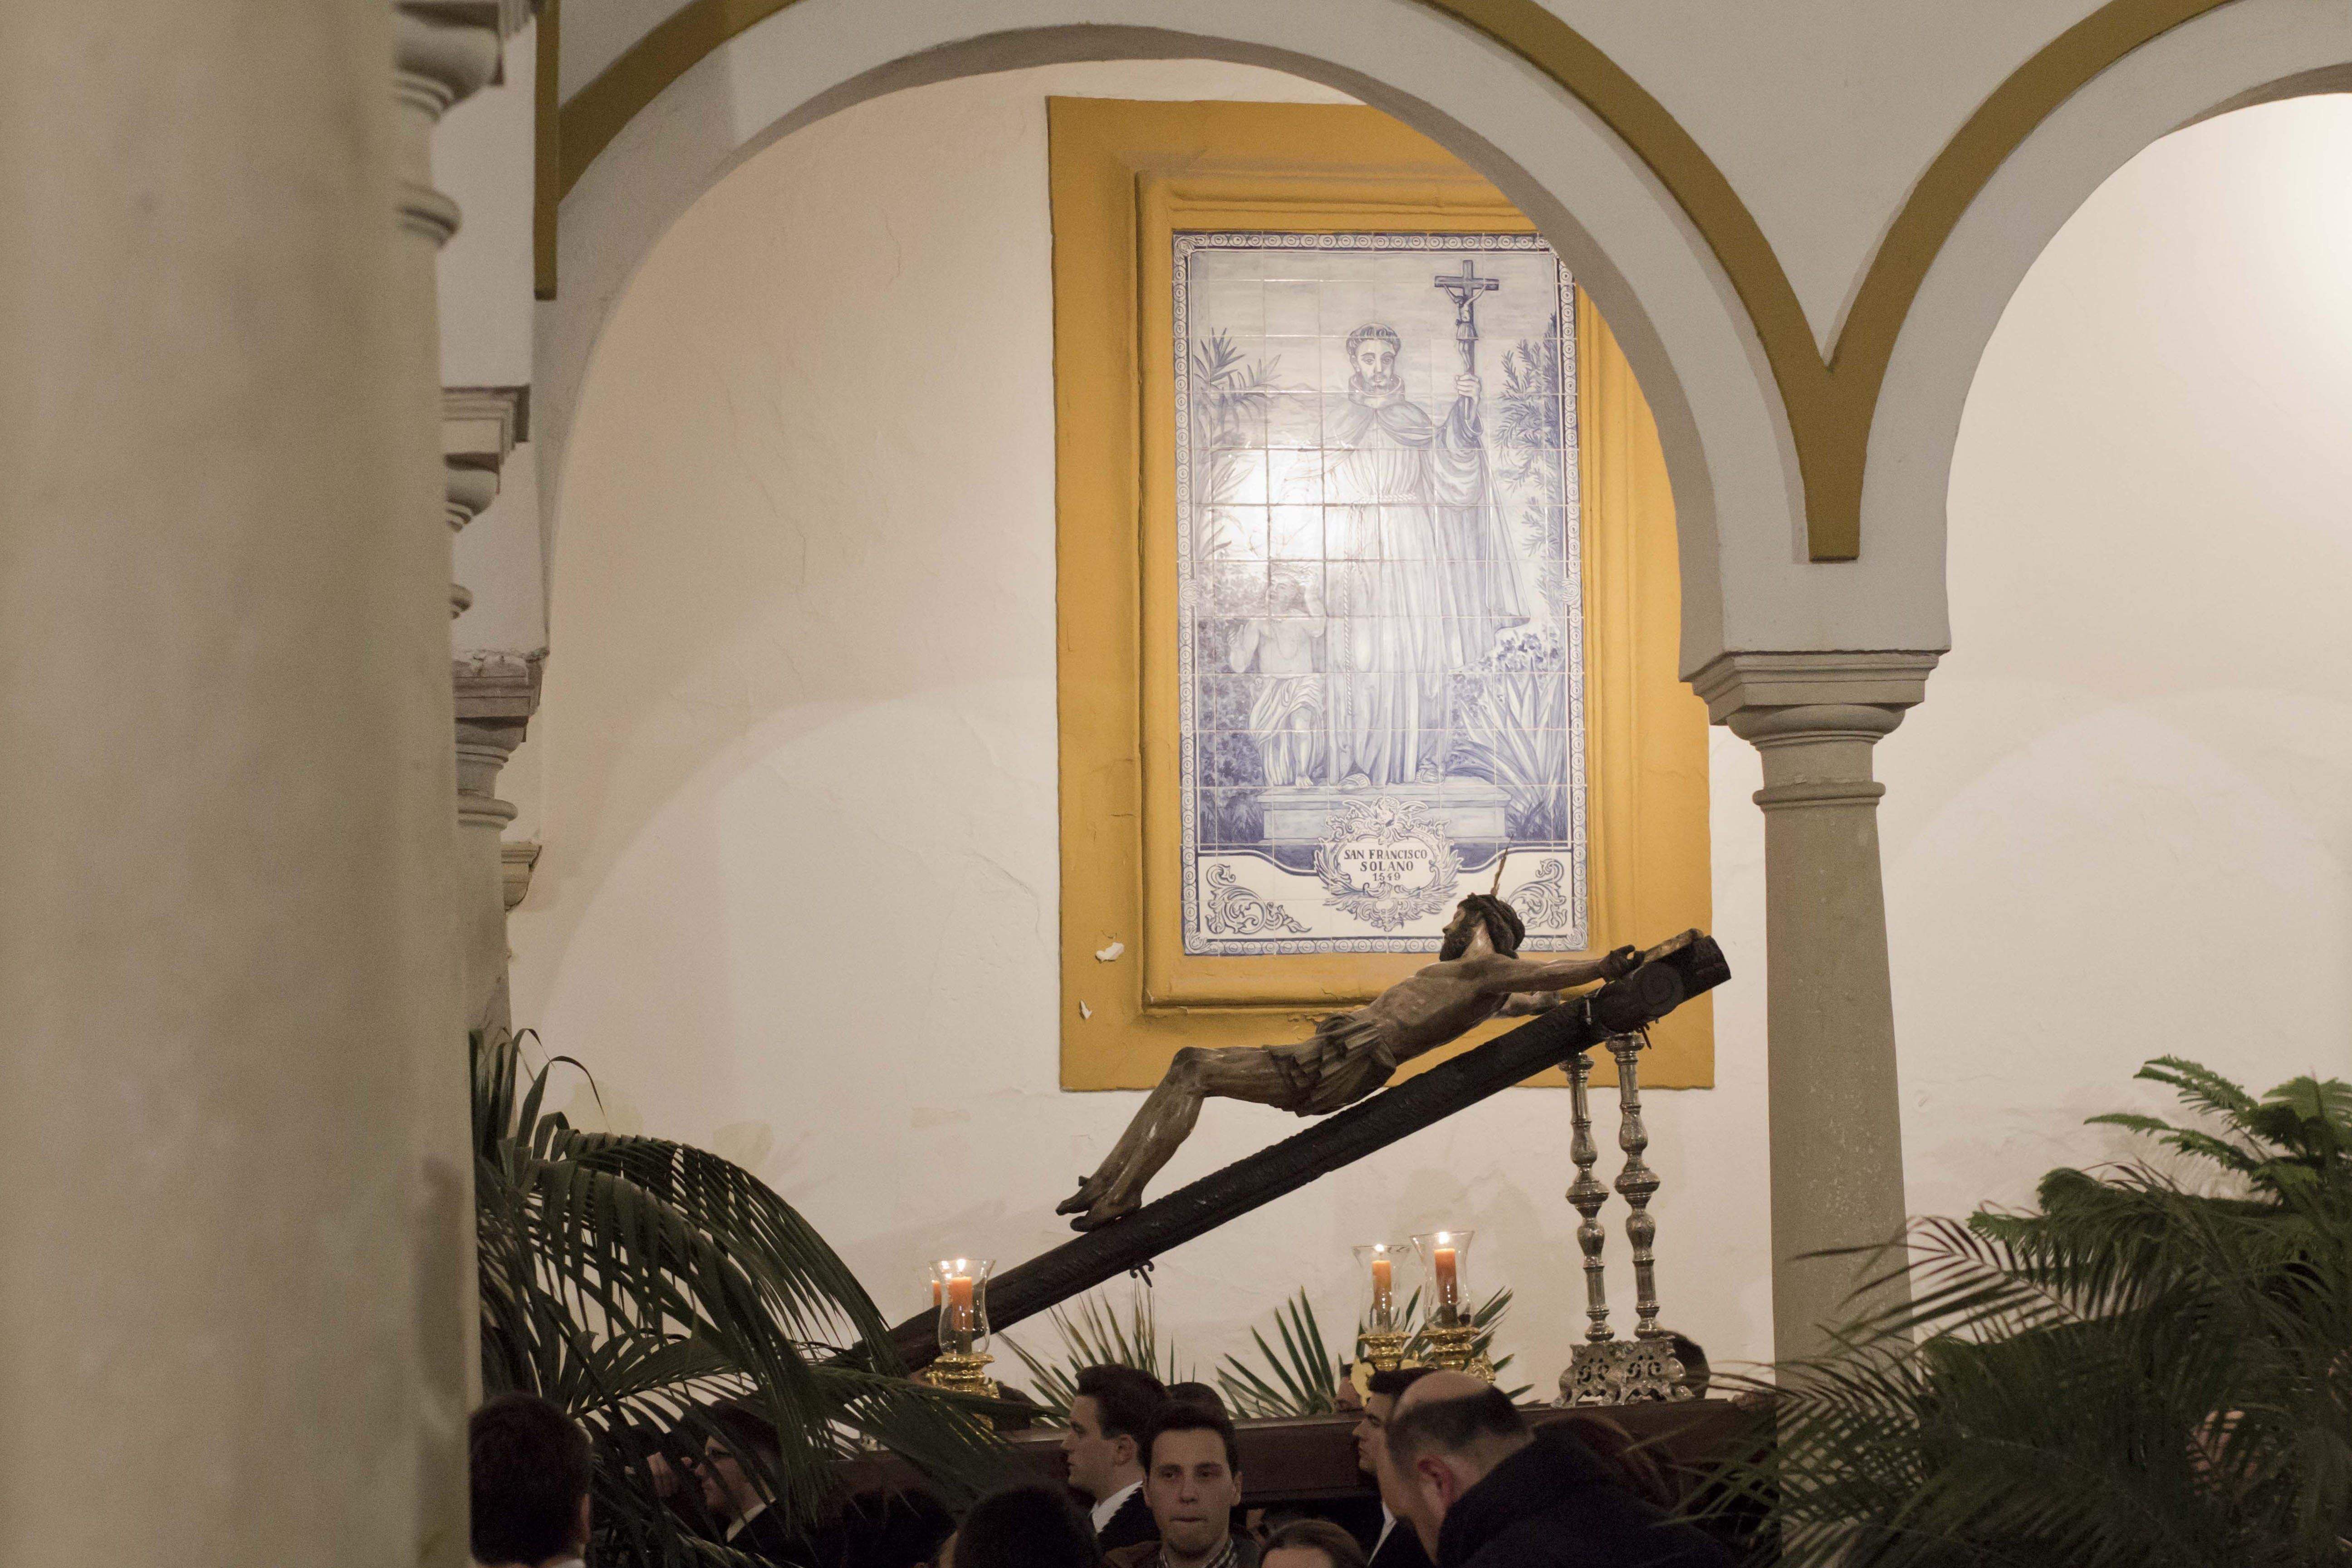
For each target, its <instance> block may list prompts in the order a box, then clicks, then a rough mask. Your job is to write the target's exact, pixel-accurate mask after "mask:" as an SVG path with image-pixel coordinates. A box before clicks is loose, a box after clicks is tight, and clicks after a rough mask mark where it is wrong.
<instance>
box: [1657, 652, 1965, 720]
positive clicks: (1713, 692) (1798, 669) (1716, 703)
mask: <svg viewBox="0 0 2352 1568" xmlns="http://www.w3.org/2000/svg"><path fill="white" fill-rule="evenodd" d="M1942 657H1943V656H1942V655H1941V654H1937V653H1932V652H1916V651H1911V650H1907V649H1880V648H1833V649H1821V650H1794V651H1780V652H1756V653H1727V654H1720V655H1717V657H1716V658H1713V659H1710V660H1709V661H1707V663H1706V664H1705V665H1703V666H1701V667H1700V668H1699V670H1698V672H1697V673H1696V674H1695V675H1693V676H1692V677H1691V678H1690V685H1691V689H1692V690H1694V691H1696V692H1697V693H1698V695H1699V699H1700V700H1702V701H1704V702H1705V703H1706V716H1707V718H1708V720H1709V721H1712V722H1714V723H1717V724H1727V725H1729V726H1730V727H1731V729H1732V731H1733V732H1734V733H1736V734H1738V735H1739V736H1741V737H1743V738H1744V739H1747V740H1750V741H1761V740H1763V739H1764V738H1765V737H1766V736H1768V735H1769V736H1774V737H1776V738H1777V737H1779V736H1780V735H1784V734H1787V733H1790V732H1791V731H1801V730H1810V731H1822V730H1835V731H1848V732H1851V733H1853V734H1854V735H1855V736H1856V737H1857V738H1861V737H1865V736H1866V737H1867V738H1868V739H1870V740H1873V741H1875V740H1876V739H1877V738H1878V737H1879V736H1881V735H1884V734H1885V733H1886V732H1887V731H1890V730H1893V729H1894V728H1895V725H1896V724H1898V723H1900V722H1902V720H1903V711H1904V710H1905V709H1906V708H1911V707H1914V706H1916V704H1917V703H1918V702H1919V701H1921V700H1923V699H1924V698H1925V697H1926V696H1927V675H1928V672H1929V671H1931V670H1933V669H1934V668H1936V663H1937V660H1938V659H1939V658H1942ZM1751 730H1752V731H1756V732H1755V733H1752V734H1751V733H1750V731H1751Z"/></svg>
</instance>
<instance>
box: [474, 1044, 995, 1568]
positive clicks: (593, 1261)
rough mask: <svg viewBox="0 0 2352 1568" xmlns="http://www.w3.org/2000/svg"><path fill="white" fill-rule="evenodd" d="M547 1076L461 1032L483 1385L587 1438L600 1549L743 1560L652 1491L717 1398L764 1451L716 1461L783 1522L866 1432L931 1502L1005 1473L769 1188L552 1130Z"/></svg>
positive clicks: (701, 1432) (692, 1449)
mask: <svg viewBox="0 0 2352 1568" xmlns="http://www.w3.org/2000/svg"><path fill="white" fill-rule="evenodd" d="M550 1065H552V1064H550ZM549 1071H550V1067H548V1066H543V1067H541V1068H539V1069H537V1070H536V1071H535V1072H529V1073H526V1072H525V1070H524V1067H523V1063H522V1060H521V1056H520V1048H519V1047H518V1045H517V1043H516V1042H515V1041H514V1040H512V1039H504V1038H502V1039H499V1040H495V1041H488V1042H485V1041H483V1040H481V1039H480V1038H479V1037H477V1038H476V1040H475V1042H474V1117H475V1121H474V1136H475V1195H476V1205H477V1220H478V1236H479V1247H478V1251H479V1258H480V1265H479V1267H480V1279H481V1312H482V1324H481V1338H482V1374H483V1383H484V1385H485V1387H486V1388H487V1389H488V1390H489V1391H490V1392H492V1393H501V1392H505V1391H507V1390H510V1389H520V1390H523V1391H527V1392H530V1393H533V1394H540V1395H541V1396H543V1397H545V1398H547V1399H550V1400H551V1401H553V1402H554V1403H556V1404H557V1405H561V1406H562V1408H563V1409H565V1410H566V1411H568V1412H570V1413H571V1414H572V1415H573V1416H574V1418H576V1419H578V1420H579V1421H580V1422H581V1423H582V1424H583V1426H585V1427H586V1428H587V1429H588V1430H589V1432H590V1433H591V1434H592V1436H593V1437H594V1438H595V1439H596V1446H597V1452H598V1465H597V1472H596V1482H595V1485H596V1515H597V1518H598V1519H599V1521H601V1523H600V1529H602V1530H603V1531H604V1532H605V1534H606V1536H607V1538H608V1540H607V1542H606V1544H607V1546H608V1547H609V1548H610V1550H611V1551H612V1552H614V1554H615V1555H617V1556H619V1557H622V1558H625V1559H626V1560H629V1561H634V1562H641V1563H649V1564H661V1565H665V1568H666V1565H670V1564H685V1563H735V1562H742V1561H747V1560H745V1559H742V1558H740V1555H739V1554H734V1553H729V1552H725V1551H724V1550H723V1549H722V1548H719V1547H715V1546H713V1545H712V1544H711V1542H710V1541H709V1540H708V1539H704V1538H703V1536H704V1535H707V1534H708V1531H704V1532H703V1533H702V1534H698V1532H697V1531H695V1529H693V1528H692V1525H693V1523H694V1521H693V1520H692V1519H691V1517H690V1516H691V1514H692V1511H693V1510H692V1507H691V1500H690V1499H689V1500H688V1505H687V1506H686V1507H685V1508H684V1509H683V1510H682V1512H683V1514H684V1515H685V1516H686V1517H681V1513H680V1512H674V1511H673V1510H672V1509H671V1508H670V1507H667V1506H665V1505H664V1504H663V1503H662V1502H661V1501H660V1500H659V1498H658V1495H657V1491H658V1488H657V1482H656V1477H657V1475H658V1474H659V1473H660V1472H661V1471H662V1469H663V1468H664V1467H667V1471H668V1473H669V1474H670V1475H672V1476H674V1477H680V1476H686V1475H688V1474H690V1473H691V1468H692V1466H693V1465H694V1464H695V1463H696V1462H697V1461H698V1459H699V1458H700V1457H701V1455H702V1453H703V1451H704V1449H705V1447H706V1446H707V1445H708V1444H709V1443H711V1442H719V1443H721V1444H726V1445H727V1446H728V1447H730V1448H731V1447H733V1445H731V1444H729V1443H728V1440H727V1438H726V1436H725V1435H724V1434H723V1433H721V1432H720V1431H719V1429H718V1427H717V1426H714V1425H713V1424H712V1422H711V1421H710V1419H709V1413H710V1412H711V1411H712V1410H713V1409H715V1408H716V1407H717V1406H719V1405H722V1404H725V1403H729V1402H741V1403H745V1404H748V1405H751V1406H752V1407H753V1408H755V1409H757V1410H759V1411H760V1412H761V1414H763V1415H765V1416H766V1417H767V1418H768V1420H769V1421H770V1422H771V1423H772V1425H773V1426H774V1427H775V1429H776V1431H777V1433H778V1436H779V1437H780V1439H781V1446H782V1458H781V1460H780V1461H779V1462H778V1463H776V1464H774V1465H772V1466H771V1465H769V1464H767V1463H766V1462H765V1461H764V1460H763V1459H762V1458H761V1456H758V1455H755V1454H742V1453H740V1451H739V1452H738V1455H737V1457H738V1458H739V1459H740V1461H741V1462H742V1464H743V1466H744V1469H745V1471H746V1473H747V1474H748V1475H750V1476H751V1477H752V1478H753V1479H755V1481H756V1482H757V1484H759V1485H760V1487H761V1489H762V1490H763V1492H764V1493H765V1494H766V1495H767V1496H768V1498H769V1499H770V1500H771V1502H772V1505H773V1506H774V1507H775V1508H776V1510H777V1512H778V1515H779V1517H781V1518H784V1519H787V1520H790V1521H794V1522H796V1523H799V1524H806V1523H808V1522H810V1521H812V1520H813V1519H814V1515H815V1512H816V1510H818V1509H819V1508H821V1507H822V1506H823V1504H824V1501H825V1500H827V1499H828V1498H829V1497H830V1496H831V1495H832V1494H833V1492H834V1490H835V1467H836V1465H837V1464H838V1463H839V1461H841V1460H842V1459H844V1458H849V1457H852V1456H853V1455H855V1454H856V1453H858V1452H860V1451H862V1450H863V1449H864V1448H865V1447H866V1446H868V1445H873V1446H879V1447H887V1448H890V1449H892V1450H894V1451H896V1452H898V1453H899V1454H901V1455H902V1456H904V1457H905V1458H908V1460H909V1461H910V1462H911V1463H913V1464H914V1465H916V1466H917V1468H919V1469H921V1470H922V1471H923V1473H924V1474H925V1475H926V1476H927V1477H928V1478H929V1479H930V1480H931V1481H932V1482H933V1483H934V1484H935V1485H936V1486H938V1487H939V1488H940V1489H941V1490H942V1491H944V1492H945V1493H946V1495H947V1496H949V1497H950V1499H968V1498H971V1497H973V1496H976V1495H978V1494H979V1493H980V1492H981V1491H982V1490H984V1489H987V1488H988V1487H990V1486H991V1485H993V1484H995V1483H996V1482H998V1481H999V1480H1001V1479H1003V1478H1004V1477H1005V1476H1007V1475H1009V1474H1010V1473H1011V1470H1010V1465H1009V1461H1008V1460H1007V1459H1006V1458H1005V1455H1004V1450H1003V1447H1002V1446H1001V1445H1000V1444H999V1443H998V1442H997V1441H996V1439H995V1437H994V1436H993V1434H992V1432H991V1431H990V1430H989V1429H988V1427H987V1426H986V1425H985V1423H984V1422H983V1421H982V1420H981V1419H979V1418H978V1416H977V1415H975V1414H974V1413H973V1411H972V1409H971V1406H970V1405H969V1404H968V1403H964V1402H959V1401H957V1400H954V1399H952V1398H950V1397H949V1396H947V1395H944V1394H940V1393H939V1392H938V1391H935V1390H931V1389H929V1388H926V1387H923V1386H921V1385H919V1384H914V1383H911V1382H909V1381H908V1380H907V1379H906V1378H905V1377H904V1376H903V1375H901V1373H902V1371H903V1369H901V1368H899V1367H898V1366H897V1365H895V1364H892V1363H890V1360H889V1352H888V1351H887V1345H888V1342H889V1340H888V1335H887V1330H886V1328H885V1325H884V1324H883V1321H882V1319H881V1315H880V1313H879V1312H878V1311H877V1309H876V1308H875V1306H874V1303H873V1301H872V1300H870V1299H869V1298H868V1297H867V1296H866V1292H865V1290H864V1289H863V1288H862V1287H860V1286H859V1285H858V1283H857V1280H856V1277H855V1276H854V1275H852V1274H851V1273H850V1271H849V1269H848V1268H847V1267H846V1266H845V1264H844V1263H843V1262H842V1261H841V1259H840V1258H839V1257H838V1256H837V1255H835V1253H834V1251H833V1250H832V1248H831V1247H827V1246H826V1245H825V1243H824V1238H823V1237H820V1236H818V1235H817V1233H816V1232H815V1231H814V1229H813V1228H812V1227H811V1226H809V1225H808V1224H807V1222H806V1221H805V1220H803V1218H802V1217H801V1215H799V1213H798V1212H797V1211H796V1210H794V1209H793V1207H792V1205H790V1204H788V1203H786V1202H785V1201H784V1200H783V1198H782V1197H781V1196H780V1195H778V1194H776V1193H775V1192H773V1191H772V1190H771V1189H770V1188H768V1187H767V1186H766V1185H765V1184H762V1183H761V1182H760V1181H759V1179H758V1178H757V1177H754V1176H753V1175H751V1173H749V1172H747V1171H744V1170H742V1169H740V1167H738V1166H735V1165H732V1164H730V1163H728V1162H726V1161H724V1160H721V1159H719V1158H718V1157H717V1156H716V1155H712V1154H709V1153H707V1152H704V1151H701V1150H698V1149H694V1148H691V1147H689V1146H688V1145H685V1144H679V1143H673V1142H667V1141H664V1140H660V1139H652V1138H635V1137H624V1136H621V1135H617V1134H612V1133H592V1132H584V1131H579V1130H577V1129H575V1128H573V1127H572V1126H571V1125H570V1124H569V1123H568V1122H567V1121H565V1119H564V1118H563V1117H562V1115H560V1114H555V1113H550V1112H548V1111H546V1110H544V1104H545V1100H546V1092H547V1083H548V1075H549ZM845 1345H864V1346H868V1347H881V1348H880V1349H876V1350H866V1351H861V1352H858V1353H857V1354H856V1356H845V1354H844V1353H843V1352H842V1349H841V1347H843V1346H845ZM687 1490H688V1491H689V1492H690V1491H691V1490H692V1489H691V1488H690V1487H689V1488H688V1489H687Z"/></svg>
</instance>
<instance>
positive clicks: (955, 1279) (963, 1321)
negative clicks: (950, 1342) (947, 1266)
mask: <svg viewBox="0 0 2352 1568" xmlns="http://www.w3.org/2000/svg"><path fill="white" fill-rule="evenodd" d="M948 1326H949V1327H950V1328H951V1329H954V1330H955V1331H957V1332H959V1333H966V1334H968V1333H970V1332H971V1275H969V1274H957V1275H953V1276H951V1277H950V1279H949V1280H948Z"/></svg>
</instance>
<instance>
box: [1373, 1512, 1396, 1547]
mask: <svg viewBox="0 0 2352 1568" xmlns="http://www.w3.org/2000/svg"><path fill="white" fill-rule="evenodd" d="M1395 1528H1396V1515H1395V1514H1393V1513H1391V1512H1390V1511H1389V1505H1388V1504H1386V1503H1382V1504H1381V1532H1380V1533H1379V1534H1378V1535H1376V1536H1374V1537H1372V1552H1371V1554H1372V1555H1373V1556H1375V1557H1378V1556H1379V1555H1380V1554H1381V1547H1383V1546H1386V1545H1387V1544H1388V1543H1389V1531H1391V1530H1394V1529H1395Z"/></svg>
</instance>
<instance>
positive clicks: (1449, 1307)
mask: <svg viewBox="0 0 2352 1568" xmlns="http://www.w3.org/2000/svg"><path fill="white" fill-rule="evenodd" d="M1430 1267H1431V1268H1433V1269H1435V1270H1436V1273H1437V1305H1438V1309H1439V1310H1441V1311H1444V1312H1447V1313H1453V1312H1458V1311H1460V1310H1462V1284H1461V1279H1460V1277H1459V1276H1458V1275H1457V1274H1456V1273H1455V1272H1454V1248H1452V1247H1438V1248H1436V1249H1435V1250H1434V1251H1433V1252H1432V1253H1431V1254H1430Z"/></svg>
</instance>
